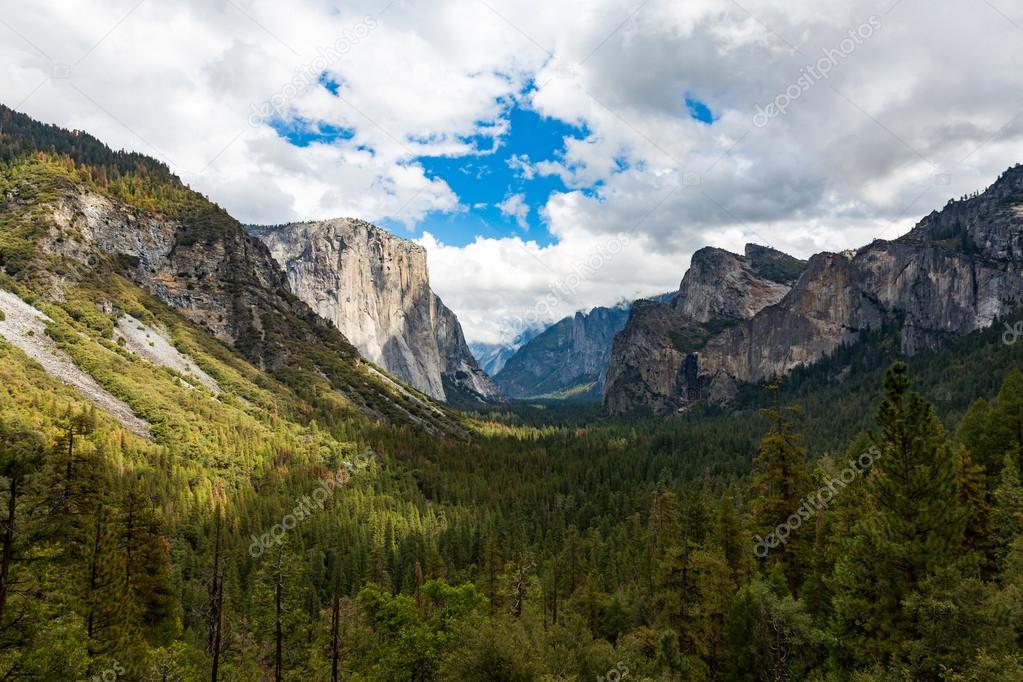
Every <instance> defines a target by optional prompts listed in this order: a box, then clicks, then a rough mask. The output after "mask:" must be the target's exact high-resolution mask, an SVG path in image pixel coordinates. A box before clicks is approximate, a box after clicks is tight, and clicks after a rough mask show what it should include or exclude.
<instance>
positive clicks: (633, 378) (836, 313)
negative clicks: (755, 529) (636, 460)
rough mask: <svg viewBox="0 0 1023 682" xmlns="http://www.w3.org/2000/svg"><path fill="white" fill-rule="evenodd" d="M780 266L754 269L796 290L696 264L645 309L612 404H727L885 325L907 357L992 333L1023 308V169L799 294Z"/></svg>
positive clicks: (847, 258) (618, 407)
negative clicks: (746, 388)
mask: <svg viewBox="0 0 1023 682" xmlns="http://www.w3.org/2000/svg"><path fill="white" fill-rule="evenodd" d="M698 253H699V252H698ZM751 255H752V256H753V260H760V258H759V257H758V256H757V255H756V254H755V253H752V252H751V250H750V249H749V248H748V249H747V254H746V258H747V260H748V259H750V256H751ZM735 258H738V257H735ZM727 260H728V259H727V257H724V256H722V257H721V262H725V261H727ZM776 266H777V261H776V263H775V264H774V265H771V266H770V267H767V268H766V269H765V268H764V266H763V263H762V262H761V266H759V267H754V268H752V270H753V272H759V276H763V275H765V274H768V275H770V277H769V278H770V279H773V280H774V281H775V283H776V284H784V285H785V289H786V291H782V289H780V288H777V287H772V286H770V285H767V284H765V283H763V282H757V281H756V280H755V279H751V278H749V277H748V275H749V273H746V272H742V273H740V272H736V271H735V270H734V268H725V269H724V272H722V271H721V270H720V269H719V268H717V267H707V259H706V258H697V256H694V262H693V266H692V267H691V268H690V271H689V272H688V273H686V277H685V279H684V280H683V285H682V288H681V289H680V291H679V295H678V298H677V299H676V301H675V303H674V304H673V305H672V306H670V307H667V306H661V307H656V308H653V309H637V310H635V311H634V313H633V316H632V317H631V318H630V320H629V323H628V324H627V325H626V328H625V330H623V332H622V333H621V334H620V335H619V336H618V337H617V338H616V340H615V352H614V353H613V355H612V363H611V366H612V369H611V372H609V375H608V384H607V389H606V391H605V405H606V406H607V408H608V409H609V410H610V411H611V412H614V413H624V412H630V411H633V410H652V411H656V412H665V411H668V410H671V409H679V408H684V407H685V406H686V405H688V404H690V403H691V402H692V401H694V400H703V399H707V400H714V401H723V400H727V399H728V398H730V397H732V396H733V395H734V393H735V391H736V389H737V387H738V385H739V384H741V383H749V382H758V381H763V380H767V379H770V378H772V377H776V376H783V375H785V374H786V373H788V372H790V371H791V370H792V369H794V368H796V367H799V366H801V365H807V364H810V363H813V362H815V361H817V360H820V359H821V358H823V357H825V356H826V355H828V354H829V353H831V352H833V351H834V350H835V349H837V348H838V347H839V346H840V345H842V344H851V343H855V342H856V341H857V340H858V339H859V338H860V337H861V335H862V334H863V333H864V332H866V331H869V330H875V329H879V328H881V327H883V326H893V327H897V328H898V329H899V330H900V332H901V344H902V352H903V353H905V354H906V355H912V354H914V353H917V352H920V351H922V350H928V349H934V348H937V347H938V346H940V345H941V344H942V343H944V342H945V341H947V340H949V339H951V338H954V337H957V336H960V335H963V334H967V333H969V332H971V331H974V330H976V329H979V328H982V327H985V326H989V325H990V324H991V323H992V322H993V321H994V320H995V319H996V318H997V317H999V316H1002V315H1005V314H1008V313H1010V312H1012V311H1013V310H1015V309H1016V308H1018V307H1019V306H1020V304H1021V301H1023V272H1021V267H1023V167H1020V166H1017V167H1015V168H1012V169H1010V170H1009V171H1007V172H1006V173H1005V174H1003V175H1002V177H1001V178H999V180H998V181H997V182H996V183H995V184H994V185H992V186H991V187H990V188H989V189H988V190H987V191H986V192H984V193H982V194H979V195H976V196H973V197H970V198H964V199H962V200H960V201H953V202H949V204H948V205H947V206H946V207H945V208H944V209H943V210H942V211H940V212H934V213H932V214H931V215H929V216H927V217H926V218H924V219H923V220H922V221H921V222H920V223H919V224H918V225H917V226H916V227H915V228H914V229H913V230H912V231H911V232H909V233H908V234H906V235H905V236H903V237H901V238H899V239H896V240H894V241H882V240H878V241H875V242H873V243H872V244H870V245H868V246H865V247H863V248H861V249H859V250H857V251H855V252H846V253H841V254H835V253H821V254H817V255H815V256H813V257H812V258H811V259H810V260H809V262H808V263H807V265H806V267H805V268H804V269H803V270H802V272H801V273H800V274H799V278H798V280H797V281H795V282H794V283H792V285H791V289H788V284H787V283H785V282H782V281H780V278H779V277H778V276H777V275H778V273H779V272H792V269H790V268H789V267H787V266H786V267H782V268H780V269H779V268H778V267H776ZM772 273H773V274H772ZM689 280H692V281H691V282H689ZM715 282H725V285H724V286H723V287H721V288H720V289H719V288H717V287H716V285H715ZM779 292H781V293H783V295H782V296H778V293H779ZM772 299H774V300H772ZM716 316H720V317H716ZM729 318H731V320H732V322H731V323H729V321H728V320H729ZM736 318H739V319H738V320H737V321H736ZM715 319H717V320H718V321H720V322H722V324H721V326H720V328H714V326H713V322H714V321H715Z"/></svg>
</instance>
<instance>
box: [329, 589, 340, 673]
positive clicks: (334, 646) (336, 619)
mask: <svg viewBox="0 0 1023 682" xmlns="http://www.w3.org/2000/svg"><path fill="white" fill-rule="evenodd" d="M340 631H341V571H340V570H339V571H338V572H337V578H335V581H334V604H333V609H332V613H331V618H330V682H338V679H340V678H338V663H339V662H340V660H341V637H340Z"/></svg>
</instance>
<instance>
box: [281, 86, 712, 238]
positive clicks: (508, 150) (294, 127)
mask: <svg viewBox="0 0 1023 682" xmlns="http://www.w3.org/2000/svg"><path fill="white" fill-rule="evenodd" d="M319 84H320V85H321V86H322V87H323V88H324V89H325V90H327V92H329V93H330V94H331V95H334V96H338V95H339V93H341V92H342V91H343V90H344V89H345V83H344V82H343V81H338V80H337V79H336V78H335V77H333V76H330V75H328V74H326V73H324V74H322V75H321V76H320V79H319ZM534 87H535V84H533V83H531V84H530V86H529V87H528V88H527V89H526V91H524V92H523V93H521V95H523V96H522V97H520V98H517V99H515V100H514V101H513V102H512V103H511V104H509V105H508V106H507V108H506V109H505V111H504V113H503V115H502V117H501V118H502V121H501V122H503V123H506V124H507V125H506V126H504V125H495V124H494V123H493V122H480V124H479V129H480V131H481V132H480V133H478V134H476V135H474V136H472V137H470V138H465V139H464V140H463V141H464V142H467V143H469V144H470V145H471V146H472V148H473V149H474V150H475V151H474V152H472V153H469V154H465V155H462V156H420V157H416V158H415V159H414V160H413V161H412V163H417V164H419V165H420V166H422V168H423V170H424V172H425V174H426V176H427V177H428V178H430V179H441V180H444V182H446V183H447V185H448V186H449V187H450V188H451V190H452V191H453V192H454V193H455V195H457V196H458V199H459V202H460V204H461V207H460V210H458V211H445V212H442V211H433V212H429V213H427V214H426V215H425V216H424V217H423V218H422V219H421V220H420V221H419V222H418V225H417V226H416V229H415V235H408V229H407V228H406V226H404V225H403V224H401V223H400V222H399V221H397V220H393V219H383V220H380V221H379V222H380V224H381V226H383V227H385V228H387V229H389V230H391V231H392V232H395V233H397V234H405V235H408V236H416V235H419V234H422V233H423V232H429V233H431V234H432V235H434V237H436V238H437V239H438V240H440V241H441V242H443V243H445V244H448V245H451V246H464V245H466V244H469V243H472V242H473V241H474V240H475V238H476V237H477V236H484V237H507V236H519V237H521V238H522V239H523V240H528V241H534V242H536V243H537V244H538V245H539V246H541V247H542V246H548V245H550V244H552V243H555V241H556V239H555V237H554V235H552V234H551V232H550V231H549V229H548V225H547V222H546V220H545V219H544V215H543V207H544V206H545V205H546V203H547V199H548V198H549V197H550V195H551V194H552V193H553V192H564V191H568V190H569V188H568V187H567V186H566V185H565V183H564V182H563V180H562V179H561V178H560V177H558V176H557V175H553V174H547V175H545V174H541V173H539V172H536V170H535V168H534V166H535V164H536V163H538V162H542V161H555V160H560V159H561V158H562V154H563V152H564V151H565V143H566V139H568V138H575V139H577V140H584V139H586V138H587V137H588V136H589V135H590V134H591V133H590V130H589V129H588V128H587V127H586V126H585V125H584V124H583V125H572V124H569V123H566V122H564V121H561V120H558V119H555V118H550V117H545V116H543V115H541V114H539V113H537V112H536V111H533V110H531V109H529V108H527V107H526V106H524V101H525V100H526V99H527V98H526V97H525V95H528V92H529V89H530V88H534ZM680 108H682V109H683V110H684V112H686V113H687V114H688V115H689V117H690V118H692V119H694V120H696V121H699V122H701V123H703V124H707V125H712V124H713V123H714V121H715V116H714V114H713V112H712V111H711V110H710V108H709V107H708V106H707V105H706V104H705V103H704V102H702V101H700V100H699V99H697V98H696V97H695V96H693V95H691V94H685V95H680ZM270 124H271V126H272V127H273V128H274V130H275V131H277V134H278V135H280V136H281V137H283V138H284V139H286V140H288V141H289V142H290V143H291V144H293V145H295V146H297V147H306V146H308V145H310V144H312V143H325V144H329V143H331V142H335V141H341V140H348V139H351V138H352V137H353V136H354V134H355V131H353V130H351V129H348V128H343V127H338V126H334V125H330V124H328V123H325V122H318V121H311V120H308V119H304V118H302V117H299V116H295V117H292V118H290V119H287V120H284V119H280V118H277V119H274V120H273V121H271V123H270ZM489 127H492V128H494V130H495V131H497V132H495V134H494V135H488V134H487V133H486V131H487V128H489ZM622 170H625V167H624V166H619V169H618V171H619V172H620V171H622ZM599 187H600V184H599V183H598V184H596V185H593V186H591V187H585V188H581V191H583V192H586V193H588V194H592V193H594V192H596V191H597V190H599ZM502 208H503V210H502ZM515 208H518V211H514V210H513V209H515ZM523 212H524V213H523Z"/></svg>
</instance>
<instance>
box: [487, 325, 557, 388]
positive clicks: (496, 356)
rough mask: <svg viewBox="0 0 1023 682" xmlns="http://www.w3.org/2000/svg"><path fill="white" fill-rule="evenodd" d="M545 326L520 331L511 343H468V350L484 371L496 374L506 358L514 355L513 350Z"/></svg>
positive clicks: (506, 360) (529, 339)
mask: <svg viewBox="0 0 1023 682" xmlns="http://www.w3.org/2000/svg"><path fill="white" fill-rule="evenodd" d="M544 329H546V327H532V328H530V329H527V330H526V331H524V332H522V333H521V334H519V335H518V336H516V337H515V339H514V340H512V342H511V343H483V342H481V341H475V342H472V343H470V344H469V350H471V351H472V354H473V357H475V358H476V361H477V362H478V363H479V366H480V367H481V368H482V369H483V371H484V372H486V373H487V374H489V375H490V376H496V375H497V373H498V372H500V371H501V370H502V369H503V368H504V364H505V363H506V362H508V358H510V357H511V356H513V355H515V351H517V350H518V349H519V348H521V347H522V346H523V345H525V344H526V343H528V342H529V341H531V340H532V339H534V338H535V337H536V336H537V335H538V334H540V333H541V332H542V331H543V330H544Z"/></svg>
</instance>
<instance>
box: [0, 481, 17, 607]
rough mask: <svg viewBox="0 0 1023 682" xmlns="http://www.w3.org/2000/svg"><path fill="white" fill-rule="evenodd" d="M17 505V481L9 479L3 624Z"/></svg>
mask: <svg viewBox="0 0 1023 682" xmlns="http://www.w3.org/2000/svg"><path fill="white" fill-rule="evenodd" d="M17 503H18V479H17V478H11V489H10V494H9V495H8V498H7V518H5V519H4V536H3V554H2V557H0V623H3V618H4V611H5V610H6V608H7V593H8V591H9V590H10V583H9V581H10V572H11V558H12V557H13V556H14V515H15V510H16V509H17Z"/></svg>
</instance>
